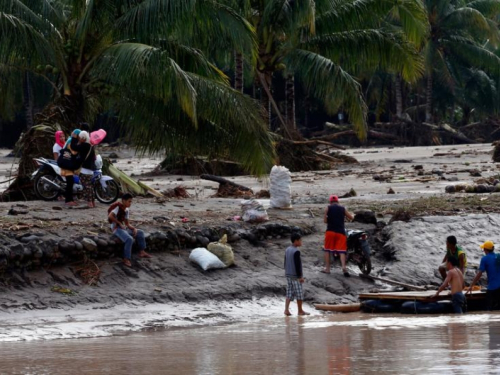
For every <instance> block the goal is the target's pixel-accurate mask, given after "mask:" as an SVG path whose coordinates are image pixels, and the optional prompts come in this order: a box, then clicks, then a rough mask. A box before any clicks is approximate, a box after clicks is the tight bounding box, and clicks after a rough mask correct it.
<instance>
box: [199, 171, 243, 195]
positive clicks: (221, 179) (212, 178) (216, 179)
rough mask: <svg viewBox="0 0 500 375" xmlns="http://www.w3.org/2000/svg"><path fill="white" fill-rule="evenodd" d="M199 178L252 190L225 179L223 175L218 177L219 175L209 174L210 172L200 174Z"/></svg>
mask: <svg viewBox="0 0 500 375" xmlns="http://www.w3.org/2000/svg"><path fill="white" fill-rule="evenodd" d="M200 178H201V179H202V180H208V181H214V182H218V183H219V184H221V185H230V186H234V187H236V188H238V189H239V190H241V191H250V192H252V189H250V188H248V187H246V186H243V185H240V184H237V183H235V182H233V181H229V180H227V179H225V178H224V177H220V176H214V175H211V174H202V175H201V176H200Z"/></svg>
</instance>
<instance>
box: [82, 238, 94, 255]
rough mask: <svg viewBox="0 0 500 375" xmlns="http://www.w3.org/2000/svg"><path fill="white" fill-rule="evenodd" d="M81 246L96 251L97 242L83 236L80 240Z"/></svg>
mask: <svg viewBox="0 0 500 375" xmlns="http://www.w3.org/2000/svg"><path fill="white" fill-rule="evenodd" d="M82 245H83V248H84V249H85V250H87V251H90V252H94V251H97V244H96V243H95V242H94V241H93V240H91V239H90V238H84V239H83V240H82Z"/></svg>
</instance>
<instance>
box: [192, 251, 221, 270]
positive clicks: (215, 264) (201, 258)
mask: <svg viewBox="0 0 500 375" xmlns="http://www.w3.org/2000/svg"><path fill="white" fill-rule="evenodd" d="M189 260H190V261H191V262H193V263H196V264H197V265H199V266H200V267H201V269H202V270H203V271H207V270H211V269H218V268H226V265H225V264H224V263H222V261H221V260H220V259H219V258H217V256H215V255H214V254H212V253H211V252H210V251H208V250H207V249H205V248H204V247H198V248H196V249H194V250H192V251H191V254H189Z"/></svg>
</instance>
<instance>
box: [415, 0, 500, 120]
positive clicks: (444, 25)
mask: <svg viewBox="0 0 500 375" xmlns="http://www.w3.org/2000/svg"><path fill="white" fill-rule="evenodd" d="M424 4H425V7H426V10H427V14H428V19H429V23H430V25H431V32H430V35H429V38H428V40H427V41H426V43H425V47H424V49H423V53H424V56H425V66H426V108H425V120H426V121H427V122H432V120H433V91H434V85H435V81H437V80H439V84H440V85H446V86H448V91H449V92H451V93H452V95H453V94H457V90H458V93H460V92H462V93H463V90H466V87H467V85H468V84H473V81H471V77H474V76H475V78H476V79H479V80H480V81H481V82H483V83H485V82H486V81H485V80H484V78H485V77H484V76H483V75H482V74H481V73H479V71H482V72H484V73H486V74H494V75H496V76H498V73H499V72H500V58H499V57H498V56H496V55H495V54H494V53H493V52H491V51H490V49H489V48H488V46H491V45H493V46H497V45H498V43H499V42H500V33H499V29H498V25H497V22H496V21H495V18H496V17H498V15H499V14H500V1H498V0H458V1H452V0H425V1H424ZM486 83H487V82H486ZM486 86H488V84H486ZM459 97H460V95H457V98H459ZM462 97H463V96H462Z"/></svg>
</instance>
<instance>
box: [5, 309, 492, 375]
mask: <svg viewBox="0 0 500 375" xmlns="http://www.w3.org/2000/svg"><path fill="white" fill-rule="evenodd" d="M499 352H500V315H497V314H484V313H482V314H469V315H464V316H450V315H448V316H402V315H398V316H387V315H379V316H377V315H368V314H357V313H354V314H345V315H340V314H336V315H320V316H312V317H305V318H300V317H290V318H284V317H283V318H281V317H279V318H278V317H276V318H270V319H263V320H259V321H257V322H251V323H237V324H231V325H219V326H205V327H196V328H183V329H165V330H163V329H162V330H156V331H149V332H140V333H131V334H128V335H120V336H112V337H103V338H84V339H67V340H36V341H29V342H3V343H0V353H1V360H0V373H1V374H51V375H59V374H133V375H139V374H151V375H156V374H224V375H232V374H378V375H382V374H419V375H421V374H472V373H481V374H498V373H500V355H499Z"/></svg>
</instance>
